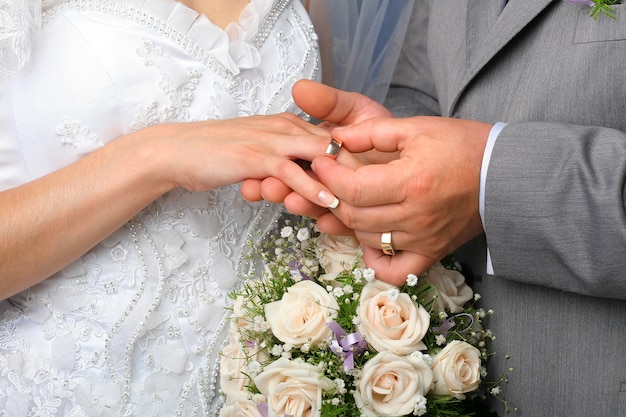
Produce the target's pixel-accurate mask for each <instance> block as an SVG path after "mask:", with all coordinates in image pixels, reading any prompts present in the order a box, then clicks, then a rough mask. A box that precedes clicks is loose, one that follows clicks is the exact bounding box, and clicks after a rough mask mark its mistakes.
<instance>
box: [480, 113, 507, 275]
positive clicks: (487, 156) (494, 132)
mask: <svg viewBox="0 0 626 417" xmlns="http://www.w3.org/2000/svg"><path fill="white" fill-rule="evenodd" d="M504 126H506V123H502V122H498V123H496V124H495V125H493V126H492V128H491V131H490V132H489V137H488V138H487V144H486V145H485V152H484V153H483V161H482V165H481V167H480V190H479V192H478V211H479V213H480V221H481V222H482V223H483V230H485V185H486V183H487V170H488V169H489V161H490V160H491V153H492V152H493V147H494V146H495V144H496V139H498V136H499V135H500V132H501V131H502V129H504ZM487 274H489V275H493V265H492V264H491V254H490V253H489V247H487Z"/></svg>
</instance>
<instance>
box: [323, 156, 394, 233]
mask: <svg viewBox="0 0 626 417" xmlns="http://www.w3.org/2000/svg"><path fill="white" fill-rule="evenodd" d="M395 162H396V161H394V162H390V163H388V164H373V165H363V166H361V167H359V168H357V169H356V170H355V169H353V168H350V167H346V166H344V165H341V164H339V163H338V162H337V161H333V160H331V159H329V158H323V157H319V158H315V159H314V160H313V162H312V164H311V167H312V169H313V172H315V174H316V175H317V177H318V178H319V180H320V181H321V183H322V184H324V185H326V186H327V187H328V188H329V189H330V190H331V192H332V193H333V194H335V195H336V196H337V197H338V198H339V200H340V201H341V202H344V203H346V204H345V205H350V206H354V207H360V208H365V207H371V206H380V205H385V204H397V203H400V202H402V201H404V199H405V187H404V173H403V170H402V167H401V164H398V163H395ZM339 209H341V210H344V212H343V213H341V214H339V217H341V218H342V219H345V218H346V216H347V217H353V216H354V213H353V212H348V211H345V210H348V207H345V208H342V207H339ZM348 226H351V224H348Z"/></svg>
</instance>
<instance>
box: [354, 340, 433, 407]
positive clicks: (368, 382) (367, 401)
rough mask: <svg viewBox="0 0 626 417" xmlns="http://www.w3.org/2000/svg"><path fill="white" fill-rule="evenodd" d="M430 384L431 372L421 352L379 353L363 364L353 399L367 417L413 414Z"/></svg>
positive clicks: (431, 379)
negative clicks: (412, 353)
mask: <svg viewBox="0 0 626 417" xmlns="http://www.w3.org/2000/svg"><path fill="white" fill-rule="evenodd" d="M432 383H433V372H432V370H431V369H430V366H428V365H427V364H426V362H424V359H423V356H421V355H409V356H398V355H395V354H393V353H391V352H381V353H379V354H377V355H376V356H374V357H373V358H372V359H370V360H369V361H367V362H366V363H365V365H363V371H362V374H361V376H360V378H359V380H358V382H357V387H356V391H355V393H354V400H355V402H356V405H357V406H358V407H359V409H360V410H361V412H362V414H363V415H365V416H367V417H378V416H382V417H392V416H394V417H396V416H405V415H409V414H412V413H413V410H414V408H415V405H416V404H417V403H418V402H420V401H423V397H424V396H426V394H427V393H428V392H429V391H430V389H431V386H432Z"/></svg>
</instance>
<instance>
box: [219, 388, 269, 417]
mask: <svg viewBox="0 0 626 417" xmlns="http://www.w3.org/2000/svg"><path fill="white" fill-rule="evenodd" d="M219 417H263V413H261V411H260V410H259V409H258V404H257V403H256V402H255V401H253V400H251V399H250V398H249V397H248V395H247V393H246V392H241V391H240V392H233V393H232V394H230V395H229V396H228V397H227V398H226V404H225V405H224V407H222V409H221V410H220V413H219Z"/></svg>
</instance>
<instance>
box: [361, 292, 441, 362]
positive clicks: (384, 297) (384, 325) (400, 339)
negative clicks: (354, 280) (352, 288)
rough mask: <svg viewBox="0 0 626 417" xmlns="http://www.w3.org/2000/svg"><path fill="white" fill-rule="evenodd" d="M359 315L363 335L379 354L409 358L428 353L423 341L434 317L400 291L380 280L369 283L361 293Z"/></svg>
mask: <svg viewBox="0 0 626 417" xmlns="http://www.w3.org/2000/svg"><path fill="white" fill-rule="evenodd" d="M394 290H396V291H394ZM358 315H359V319H360V322H359V326H358V327H359V331H360V332H361V333H362V334H363V336H364V337H365V340H366V341H367V343H369V344H370V345H371V346H372V347H373V348H374V349H376V350H377V351H378V352H383V351H390V352H393V353H395V354H398V355H408V354H409V353H412V352H414V351H416V350H424V349H426V345H424V343H423V342H422V338H423V337H424V335H425V334H426V331H427V330H428V327H429V325H430V315H429V314H428V312H427V311H426V310H425V309H424V308H423V307H422V306H420V305H418V304H417V303H416V302H415V301H413V300H411V297H410V296H409V295H408V294H406V293H399V292H397V288H396V287H394V286H392V285H390V284H387V283H384V282H382V281H378V280H374V281H371V282H369V283H368V284H367V285H366V286H365V287H364V288H363V291H362V292H361V299H360V301H359V309H358Z"/></svg>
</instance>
